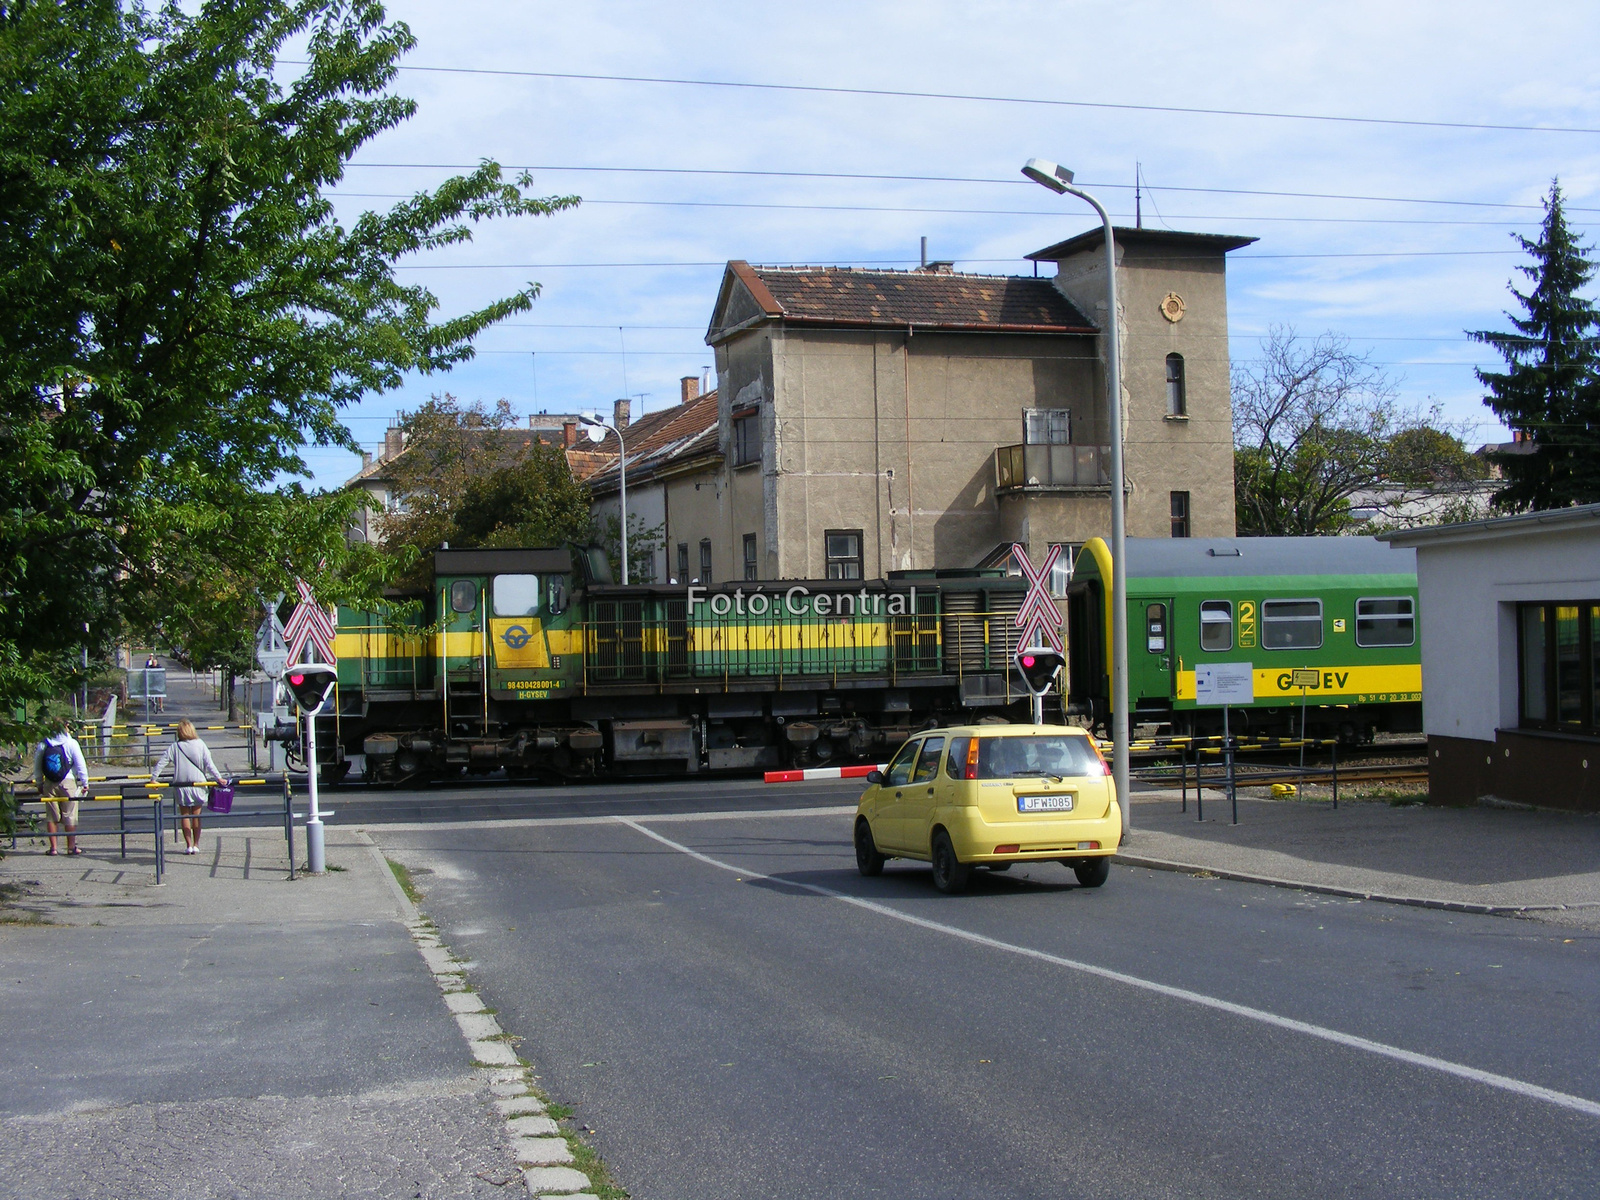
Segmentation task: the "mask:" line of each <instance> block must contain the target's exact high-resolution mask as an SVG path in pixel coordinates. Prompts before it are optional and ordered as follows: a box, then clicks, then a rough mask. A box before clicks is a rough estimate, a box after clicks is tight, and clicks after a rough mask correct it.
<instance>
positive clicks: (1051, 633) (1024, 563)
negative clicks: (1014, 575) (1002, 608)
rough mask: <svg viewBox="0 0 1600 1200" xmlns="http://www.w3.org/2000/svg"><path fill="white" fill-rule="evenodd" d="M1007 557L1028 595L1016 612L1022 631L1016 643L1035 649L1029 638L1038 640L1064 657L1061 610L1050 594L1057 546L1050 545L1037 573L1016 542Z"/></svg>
mask: <svg viewBox="0 0 1600 1200" xmlns="http://www.w3.org/2000/svg"><path fill="white" fill-rule="evenodd" d="M1011 555H1012V557H1013V558H1015V559H1016V560H1017V566H1018V567H1020V568H1021V570H1022V574H1023V575H1024V576H1025V577H1026V578H1027V580H1028V594H1027V595H1026V596H1024V597H1023V599H1022V607H1021V608H1020V609H1018V610H1017V619H1016V624H1017V626H1018V628H1020V629H1021V630H1022V638H1021V640H1020V641H1019V642H1018V643H1017V644H1018V645H1019V646H1036V645H1039V643H1038V642H1037V641H1035V640H1032V639H1035V638H1039V637H1042V638H1044V639H1045V640H1044V644H1045V645H1047V646H1049V647H1050V648H1051V649H1053V650H1056V651H1058V652H1059V653H1062V654H1065V653H1066V647H1065V646H1063V645H1062V642H1061V610H1060V609H1059V608H1057V607H1056V602H1055V600H1054V598H1052V597H1051V595H1050V572H1051V571H1052V570H1054V569H1055V565H1056V560H1057V559H1059V558H1060V557H1061V547H1060V546H1051V547H1050V553H1049V554H1046V555H1045V556H1044V565H1043V566H1042V567H1040V568H1039V569H1038V570H1037V571H1035V570H1034V569H1033V563H1032V562H1031V561H1030V560H1029V559H1028V551H1027V550H1026V549H1025V548H1024V547H1023V546H1022V544H1021V543H1020V542H1013V543H1012V544H1011Z"/></svg>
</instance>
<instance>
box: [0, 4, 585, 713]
mask: <svg viewBox="0 0 1600 1200" xmlns="http://www.w3.org/2000/svg"><path fill="white" fill-rule="evenodd" d="M412 41H413V39H412V37H411V34H410V32H409V31H408V30H407V29H406V28H405V26H404V25H401V24H391V23H387V22H386V19H385V15H384V11H383V9H382V7H381V6H380V5H379V4H377V3H373V2H370V0H208V2H206V3H202V4H199V5H180V4H178V3H170V4H164V5H162V6H161V7H160V8H159V9H156V10H155V11H151V10H148V9H146V8H145V7H144V6H142V5H139V4H124V3H119V2H118V0H71V2H69V0H33V2H31V3H28V2H23V0H0V195H3V196H4V197H5V220H4V221H3V222H0V458H3V460H4V461H5V463H6V468H7V469H6V471H5V472H4V473H3V474H0V511H4V512H5V514H6V516H5V520H4V521H3V522H0V597H3V602H0V741H17V740H20V735H24V734H25V733H26V731H25V730H23V729H21V728H18V727H15V726H12V727H10V728H5V727H4V726H5V723H6V722H9V721H11V720H12V716H11V714H12V713H13V711H14V710H15V709H16V707H17V706H18V705H20V704H23V703H25V702H28V701H34V700H39V699H41V698H42V697H45V696H48V695H50V694H52V692H55V691H59V690H61V689H62V688H63V687H65V686H67V685H68V683H69V680H70V676H71V673H72V670H73V667H74V664H75V663H76V661H77V659H78V652H79V650H80V648H81V646H82V644H83V642H84V640H85V636H86V635H85V632H84V630H85V626H87V627H88V630H89V632H88V634H87V639H88V641H89V643H90V645H91V648H92V649H93V650H95V651H97V652H98V651H103V649H104V648H105V646H107V645H108V644H109V642H110V641H111V639H112V638H113V637H114V636H116V634H117V632H118V631H119V629H120V627H121V625H120V623H121V622H122V621H123V620H124V619H127V620H130V621H141V620H144V619H146V618H147V617H148V615H149V614H150V613H151V612H152V611H155V610H157V609H159V608H160V607H161V605H160V604H159V603H158V602H157V600H158V596H152V595H150V594H149V593H148V589H149V588H151V587H152V586H157V585H158V584H159V583H160V582H161V581H168V582H170V581H171V580H172V579H174V578H190V579H195V580H203V579H205V578H207V577H208V576H210V575H213V574H214V573H215V572H216V571H217V570H219V569H228V570H233V571H235V572H236V573H238V574H239V575H240V576H241V577H249V576H250V575H251V574H252V573H253V572H254V571H255V570H256V567H257V562H256V561H255V560H254V559H253V558H252V556H254V555H256V554H259V553H261V552H262V550H263V549H264V548H268V547H276V548H278V549H284V548H285V547H284V546H283V539H282V537H281V536H280V533H279V532H278V531H273V530H264V529H261V528H258V527H257V526H256V525H254V524H253V522H255V521H257V520H265V521H272V520H277V519H279V517H280V516H281V515H282V514H281V512H280V510H279V508H278V507H275V506H274V505H273V504H270V503H267V504H258V503H255V502H254V501H252V500H251V496H253V495H254V494H256V493H259V492H262V491H269V492H270V491H271V489H273V488H274V487H275V485H276V482H277V481H278V480H280V479H281V478H283V477H284V476H286V475H287V476H292V475H296V474H300V473H302V472H303V470H304V463H303V461H302V460H301V457H300V453H299V447H300V446H301V445H303V444H305V443H308V442H309V443H312V444H316V445H343V446H348V447H351V448H354V442H353V440H352V438H351V436H350V434H349V432H348V431H347V430H346V429H345V428H344V427H343V426H342V425H341V424H340V422H339V413H340V410H341V408H342V407H343V406H345V405H347V404H349V403H350V402H352V401H354V400H356V399H358V398H360V397H362V396H364V395H367V394H369V393H374V392H381V391H383V390H385V389H388V388H392V387H394V386H396V385H397V384H398V383H399V382H400V381H401V379H402V378H403V377H404V375H405V374H406V373H407V372H410V371H419V372H432V371H440V370H445V369H448V368H449V367H451V366H452V365H454V364H455V363H458V362H460V361H462V360H463V359H465V358H468V357H470V355H471V354H472V341H473V339H474V337H475V336H476V335H477V333H478V332H479V331H480V330H482V329H483V328H484V327H486V326H487V325H489V324H491V323H493V322H495V321H497V320H500V319H501V318H504V317H506V316H508V315H510V314H513V313H516V312H520V311H523V310H526V309H527V308H528V307H529V306H530V304H531V303H532V301H533V299H534V297H535V295H536V294H537V291H538V288H537V286H536V285H533V284H530V285H528V286H526V287H524V288H523V289H521V290H520V291H518V292H516V293H515V294H514V295H511V296H508V297H506V298H504V299H502V300H499V301H496V302H495V303H493V304H490V305H487V306H485V307H483V308H481V309H479V310H477V311H474V312H469V313H465V314H462V315H459V316H455V317H452V318H450V319H447V320H435V319H434V314H435V312H436V310H437V307H438V304H437V301H436V299H435V297H434V296H433V295H432V294H431V293H430V292H429V291H428V290H427V289H426V288H424V287H421V286H418V285H412V284H405V283H402V282H401V281H400V280H398V279H397V277H396V266H397V263H399V261H400V260H402V259H404V258H406V257H408V256H410V255H414V254H417V253H419V252H424V251H427V250H430V249H434V248H437V247H442V246H447V245H450V244H454V243H460V242H463V241H467V240H470V238H471V235H472V226H473V224H474V223H475V222H477V221H480V220H484V219H489V218H494V217H515V216H522V215H533V214H550V213H554V212H556V211H558V210H560V209H563V208H566V207H568V206H570V205H572V204H575V203H576V199H575V198H572V197H565V198H561V197H552V198H545V199H539V198H535V197H531V196H529V195H527V194H525V189H526V188H527V187H528V186H529V181H528V179H527V177H526V176H524V177H522V178H521V179H519V180H518V181H517V182H516V183H515V184H513V183H508V182H505V181H504V180H503V179H502V177H501V171H500V168H499V167H498V166H497V165H496V164H495V163H493V162H487V161H486V162H484V163H483V164H482V165H481V166H480V167H479V168H478V169H477V170H476V171H474V172H472V173H470V174H468V175H465V176H461V177H457V178H453V179H451V180H448V181H447V182H445V183H443V184H442V185H440V186H439V187H438V188H437V189H436V190H435V191H433V192H431V193H429V192H424V193H419V194H417V195H416V196H414V197H412V198H411V199H409V200H406V201H403V202H401V203H399V204H397V205H395V206H394V207H393V208H392V209H390V210H389V211H387V212H382V213H375V212H367V213H363V214H361V215H359V216H358V217H356V218H355V219H354V220H353V221H350V222H348V223H346V222H345V221H342V220H340V219H338V218H337V217H336V216H335V213H334V205H333V202H332V200H331V199H330V198H329V197H328V196H327V195H326V194H325V192H326V189H327V188H329V187H330V186H332V185H334V184H337V183H338V182H339V181H340V180H341V178H342V177H343V174H344V170H345V166H346V164H347V163H348V162H349V161H350V159H351V157H352V156H353V155H354V154H355V153H356V152H357V151H358V150H359V149H360V148H361V147H362V146H364V145H365V144H366V143H367V142H369V141H370V140H371V139H372V138H374V137H375V136H377V135H378V134H380V133H383V132H384V131H386V130H389V129H392V128H394V127H395V126H397V125H399V124H401V123H402V122H403V121H405V120H406V119H407V118H408V117H409V116H410V115H411V114H412V112H413V109H414V105H413V103H412V102H411V101H409V100H407V99H404V98H401V97H398V96H395V95H392V94H390V93H389V91H388V88H389V85H390V84H391V82H392V80H393V79H394V76H395V72H396V67H397V63H398V62H399V59H400V57H401V55H402V54H404V53H405V52H406V51H407V50H409V49H410V48H411V45H412ZM286 54H287V55H289V56H292V57H293V58H294V59H295V60H296V61H294V62H289V61H285V60H284V55H286ZM219 508H221V509H227V510H236V512H234V513H233V515H231V516H230V517H229V518H228V521H227V523H226V538H227V539H228V540H223V535H221V534H219V533H218V532H217V529H218V525H217V522H218V510H219ZM302 515H309V516H310V517H311V518H312V519H314V520H316V521H325V522H331V523H332V524H331V525H330V526H328V527H321V526H319V527H318V528H317V529H316V530H314V531H308V530H306V529H305V527H304V526H297V527H298V528H300V529H301V531H302V532H309V533H310V534H311V536H309V537H307V538H306V539H304V540H305V542H306V543H307V544H309V545H317V544H322V543H326V542H327V541H329V539H330V538H331V537H333V536H335V535H337V534H338V533H340V532H341V530H342V521H343V519H344V517H343V516H341V512H340V509H339V505H338V504H324V505H311V506H306V507H304V508H303V510H302ZM292 550H293V552H294V553H296V554H299V553H303V547H300V548H292ZM156 558H159V559H160V564H159V566H158V565H155V564H154V563H153V560H154V559H156ZM297 566H301V567H304V566H305V564H297ZM364 578H366V579H367V581H368V582H370V580H371V578H372V577H371V576H370V575H369V576H365V577H364Z"/></svg>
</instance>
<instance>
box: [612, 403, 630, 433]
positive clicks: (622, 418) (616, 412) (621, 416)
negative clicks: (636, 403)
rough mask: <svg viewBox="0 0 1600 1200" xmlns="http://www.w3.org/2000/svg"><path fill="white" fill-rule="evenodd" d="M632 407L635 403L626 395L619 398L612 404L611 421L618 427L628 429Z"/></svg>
mask: <svg viewBox="0 0 1600 1200" xmlns="http://www.w3.org/2000/svg"><path fill="white" fill-rule="evenodd" d="M632 407H633V405H632V404H631V402H630V401H629V400H628V398H627V397H626V396H624V397H623V398H622V399H621V400H618V401H617V402H616V403H615V404H613V405H612V406H611V414H612V415H611V423H612V424H613V425H615V426H616V427H617V428H618V429H626V428H627V427H628V410H629V409H630V408H632Z"/></svg>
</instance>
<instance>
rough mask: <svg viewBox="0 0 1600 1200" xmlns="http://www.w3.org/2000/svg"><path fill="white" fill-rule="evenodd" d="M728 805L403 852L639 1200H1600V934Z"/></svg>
mask: <svg viewBox="0 0 1600 1200" xmlns="http://www.w3.org/2000/svg"><path fill="white" fill-rule="evenodd" d="M674 786H676V785H674ZM739 786H742V785H739ZM751 786H759V785H751ZM734 790H736V787H735V786H732V785H730V786H728V787H725V788H722V789H720V791H719V789H718V788H706V787H705V786H704V785H701V786H700V787H699V793H700V798H701V800H702V805H701V807H702V808H706V807H712V806H717V807H721V808H723V809H727V808H730V807H735V806H736V805H735V803H734V800H733V798H732V797H731V796H728V797H726V799H722V798H719V797H722V795H723V793H731V792H732V791H734ZM694 791H695V788H694V785H685V786H684V789H683V790H682V791H680V792H677V793H671V794H669V795H665V796H663V795H659V794H658V795H656V797H655V799H653V800H650V801H649V803H651V804H653V805H654V806H655V807H654V808H653V809H652V810H651V811H652V812H653V815H650V816H645V817H640V818H637V820H636V822H635V823H633V824H628V823H624V822H623V821H621V820H618V819H614V818H613V819H604V816H605V811H606V810H607V809H608V808H609V809H611V810H614V811H619V812H620V811H633V810H636V809H637V808H638V807H639V805H640V804H641V802H642V801H643V799H644V797H642V796H641V795H637V794H634V791H633V790H632V789H628V790H623V791H618V792H616V793H614V794H606V796H605V799H604V802H603V803H598V802H599V801H601V798H602V794H601V793H600V792H591V793H590V794H589V803H588V804H586V805H585V806H584V808H585V809H586V811H587V812H588V813H589V814H590V815H589V816H588V817H578V818H577V819H574V816H573V815H572V814H571V813H568V814H566V815H564V816H562V817H560V818H558V819H557V820H554V821H551V822H548V823H542V824H534V823H518V824H498V823H495V824H491V825H485V824H483V823H481V822H477V823H462V824H440V825H426V824H424V825H413V826H409V827H407V826H393V825H391V826H389V827H387V828H377V829H376V830H375V832H376V834H377V836H378V837H379V838H380V840H381V841H382V843H383V844H384V846H385V848H386V851H387V852H388V853H389V854H390V855H391V856H392V857H395V858H398V859H400V860H401V861H404V862H406V863H408V864H410V865H411V866H413V867H414V868H419V871H418V874H417V875H416V880H417V882H418V884H419V885H420V886H421V887H422V889H423V891H424V892H425V893H426V896H427V899H426V901H425V904H424V907H425V908H426V910H427V911H428V912H429V914H430V915H432V916H433V917H434V918H435V919H436V920H437V921H438V922H439V924H440V926H441V928H442V931H443V933H444V935H445V937H446V938H447V940H448V941H449V942H450V943H451V944H452V945H453V946H454V947H455V949H456V950H457V951H458V952H459V953H462V954H464V955H470V956H471V957H472V958H473V959H474V960H475V966H474V967H473V968H472V973H473V975H474V978H475V979H476V980H477V982H478V983H479V985H480V986H481V988H482V991H483V992H484V994H485V998H486V999H487V1000H488V1002H489V1003H490V1004H491V1005H493V1006H494V1007H496V1008H497V1009H498V1010H499V1012H500V1021H501V1023H502V1024H503V1025H505V1026H506V1027H507V1028H508V1029H510V1030H512V1031H514V1032H516V1033H519V1034H521V1035H523V1037H524V1038H525V1039H526V1041H525V1043H524V1047H523V1049H524V1053H525V1054H526V1055H527V1056H528V1057H529V1058H530V1059H531V1060H532V1061H533V1062H534V1063H535V1064H537V1065H538V1067H539V1068H540V1070H541V1072H542V1075H543V1082H544V1085H545V1086H546V1087H547V1089H548V1090H549V1091H550V1092H551V1093H552V1094H553V1095H554V1096H555V1097H556V1098H558V1099H560V1100H562V1101H565V1102H567V1103H570V1104H572V1105H573V1106H574V1107H575V1108H576V1110H577V1117H578V1119H579V1120H580V1121H581V1122H584V1123H586V1124H587V1125H589V1126H592V1127H593V1128H594V1129H595V1130H596V1133H595V1135H594V1141H595V1144H596V1146H597V1148H598V1149H599V1150H600V1152H601V1153H602V1155H603V1156H604V1157H605V1158H606V1160H607V1161H608V1163H610V1165H611V1166H612V1168H613V1170H614V1171H615V1173H616V1175H617V1176H618V1177H619V1179H620V1181H621V1182H622V1183H623V1184H624V1185H625V1186H627V1187H628V1188H630V1190H631V1191H632V1193H633V1195H634V1196H635V1197H636V1198H638V1200H675V1198H679V1197H682V1198H688V1197H696V1198H707V1197H740V1198H745V1200H748V1198H754V1197H769V1196H770V1197H836V1196H845V1195H851V1196H884V1197H895V1198H896V1200H913V1198H922V1197H928V1198H933V1197H940V1198H944V1197H950V1198H963V1200H965V1198H970V1197H985V1198H989V1197H994V1198H1001V1197H1004V1198H1014V1197H1075V1196H1085V1197H1087V1196H1141V1197H1142V1196H1154V1197H1167V1196H1171V1197H1211V1196H1219V1197H1220V1196H1229V1197H1232V1196H1266V1197H1293V1196H1305V1197H1330V1196H1335V1197H1368V1196H1371V1197H1386V1198H1387V1197H1412V1196H1417V1197H1422V1196H1430V1197H1431V1196H1437V1197H1462V1196H1485V1197H1497V1196H1507V1195H1517V1196H1519V1197H1534V1196H1593V1195H1595V1194H1596V1193H1597V1192H1600V1105H1597V1104H1595V1102H1596V1101H1600V987H1597V980H1600V969H1597V968H1600V938H1596V937H1595V936H1594V935H1592V934H1590V935H1585V934H1582V933H1575V932H1574V931H1572V930H1568V929H1560V928H1558V927H1555V926H1551V925H1544V924H1540V923H1538V922H1533V921H1513V920H1507V919H1501V918H1492V917H1473V916H1465V915H1460V914H1446V913H1438V912H1432V911H1425V910H1416V909H1407V908H1400V907H1395V906H1386V905H1381V904H1368V903H1360V902H1352V901H1345V900H1338V899H1331V898H1326V897H1315V896H1310V895H1307V894H1303V893H1298V892H1293V891H1285V890H1279V889H1271V888H1261V887H1255V886H1251V885H1244V884H1237V883H1230V882H1224V881H1220V880H1214V879H1196V878H1191V877H1189V876H1184V875H1174V874H1170V873H1162V872H1152V871H1145V870H1141V869H1132V868H1117V869H1115V870H1113V872H1112V876H1111V881H1110V883H1109V884H1108V885H1107V886H1106V887H1105V888H1104V889H1102V890H1099V891H1086V890H1082V889H1079V888H1076V887H1075V886H1073V885H1072V876H1071V875H1070V873H1069V872H1067V871H1066V870H1065V869H1064V868H1061V867H1059V866H1056V865H1054V864H1051V865H1047V866H1042V867H1037V868H1030V869H1027V870H1022V869H1014V870H1013V871H1012V872H1010V873H1008V874H1006V875H989V874H982V873H980V876H979V878H978V879H977V881H976V884H975V886H974V889H973V891H972V893H971V894H969V895H967V896H965V897H957V898H952V897H944V896H940V895H938V894H937V893H935V892H934V891H933V889H932V886H931V884H930V882H929V878H928V872H927V869H926V868H925V867H923V866H921V865H918V864H893V863H892V864H891V865H890V867H889V869H888V871H887V872H886V873H885V875H884V876H883V877H882V878H880V879H876V880H866V879H862V878H860V877H859V876H858V875H857V874H856V872H855V868H854V862H853V858H852V856H851V852H850V848H849V843H848V833H849V821H848V817H846V816H843V815H838V814H828V813H815V812H812V813H806V812H803V811H796V812H790V813H783V814H771V815H754V814H729V813H728V812H726V811H724V812H722V813H720V814H714V815H712V816H711V817H710V818H709V819H692V818H685V817H683V816H673V815H671V810H672V809H673V808H674V807H676V806H680V805H682V804H684V803H687V801H689V800H690V799H692V797H693V795H694ZM779 793H786V794H784V795H780V794H779ZM854 794H855V788H854V787H852V786H850V785H821V786H819V787H816V788H804V787H798V786H797V787H796V788H795V789H794V790H793V791H789V790H788V789H779V788H771V789H768V790H767V791H766V792H765V793H762V795H763V796H767V797H770V798H771V799H770V800H769V801H768V803H769V805H770V806H771V807H777V806H778V805H777V804H776V803H773V802H774V801H792V802H793V803H794V804H796V805H799V804H802V803H809V804H812V805H816V804H819V803H826V802H832V803H834V804H838V803H841V802H849V801H851V800H853V797H854ZM751 802H752V801H751V800H748V799H746V800H744V801H742V803H744V804H745V805H746V806H748V804H750V803H751ZM597 807H598V808H600V809H601V812H599V813H597V812H596V808H597ZM679 811H680V812H681V811H683V809H682V808H681V807H679ZM346 815H348V816H353V815H354V814H353V813H348V814H346ZM652 833H653V834H655V835H657V836H655V837H652V836H651V834H652ZM661 839H666V841H663V840H661ZM667 842H671V843H676V845H671V844H667ZM695 855H701V856H704V858H698V857H695ZM707 859H709V860H711V861H706V860H707ZM719 864H720V865H719ZM851 900H855V901H858V902H857V903H852V902H851ZM860 901H864V902H866V904H865V905H863V904H862V903H859V902H860ZM1296 1022H1298V1023H1301V1024H1295V1023H1296ZM1408 1054H1409V1055H1411V1056H1412V1057H1410V1058H1409V1059H1408V1058H1407V1057H1406V1056H1407V1055H1408ZM1397 1055H1398V1057H1397ZM1474 1072H1477V1073H1480V1074H1478V1075H1476V1076H1474V1074H1473V1073H1474ZM1482 1073H1487V1075H1484V1074H1482ZM1541 1089H1542V1090H1541Z"/></svg>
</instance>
